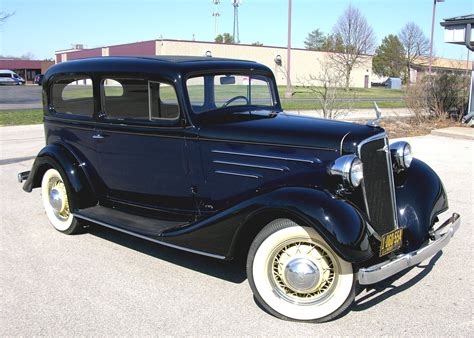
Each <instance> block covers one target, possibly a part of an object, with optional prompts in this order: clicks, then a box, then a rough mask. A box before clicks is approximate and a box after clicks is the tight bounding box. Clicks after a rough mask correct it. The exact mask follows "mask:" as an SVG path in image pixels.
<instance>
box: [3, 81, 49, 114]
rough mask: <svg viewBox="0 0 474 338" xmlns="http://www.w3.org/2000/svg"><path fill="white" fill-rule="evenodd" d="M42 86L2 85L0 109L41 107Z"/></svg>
mask: <svg viewBox="0 0 474 338" xmlns="http://www.w3.org/2000/svg"><path fill="white" fill-rule="evenodd" d="M41 90H42V87H41V86H37V85H26V86H1V87H0V111H2V110H21V109H41V108H42V107H43V106H42V103H41Z"/></svg>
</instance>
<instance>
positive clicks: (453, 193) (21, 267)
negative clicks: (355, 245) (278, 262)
mask: <svg viewBox="0 0 474 338" xmlns="http://www.w3.org/2000/svg"><path fill="white" fill-rule="evenodd" d="M407 140H408V141H409V142H411V144H412V147H413V149H414V152H415V156H417V157H418V158H420V159H422V160H424V161H426V162H427V163H428V164H429V165H431V166H432V167H433V168H434V169H435V170H436V171H437V172H438V174H439V175H440V176H441V178H442V180H443V182H444V184H445V186H446V189H447V192H448V196H449V199H450V210H449V212H454V211H455V212H458V213H460V214H461V216H462V225H461V228H460V230H459V231H458V233H457V234H456V236H455V237H454V238H453V239H452V241H451V242H450V244H449V245H448V247H447V248H445V249H444V250H443V251H442V252H441V253H440V254H438V255H436V256H434V257H433V258H431V260H428V261H426V262H424V263H423V264H421V265H420V266H418V267H415V268H413V269H411V270H409V271H408V272H406V273H404V274H401V275H397V276H394V277H393V278H391V279H389V280H387V281H384V282H381V283H379V284H378V285H375V286H374V287H371V288H369V289H367V290H364V291H363V292H362V293H360V294H359V295H358V296H357V298H356V302H355V304H353V306H352V308H351V310H350V311H349V312H348V313H347V314H345V315H344V316H343V317H342V318H340V319H338V320H335V321H333V322H329V323H325V324H306V323H297V322H286V321H281V320H278V319H276V318H274V317H272V316H271V315H269V314H267V313H265V312H264V311H263V310H262V309H260V308H259V307H258V306H257V305H256V304H255V301H254V299H253V297H252V293H251V290H250V287H249V286H248V283H247V281H246V278H245V274H244V271H243V270H242V269H241V267H240V266H239V265H237V264H233V263H223V262H220V261H217V260H213V259H209V258H205V257H200V256H196V255H192V254H188V253H184V252H180V251H176V250H174V249H170V248H166V247H162V246H159V245H157V244H153V243H149V242H146V241H144V240H140V239H136V238H133V237H130V236H127V235H124V234H121V233H118V232H115V231H113V230H109V229H104V228H100V227H92V228H91V229H90V232H89V233H86V234H83V235H76V236H66V235H63V234H61V233H59V232H57V231H55V230H54V229H53V227H52V226H50V225H49V223H48V220H47V218H46V216H45V214H44V212H43V208H42V203H41V198H40V192H39V191H38V190H34V191H33V192H32V193H30V194H28V193H25V192H23V191H22V189H21V185H20V184H18V183H17V181H16V174H17V173H18V172H20V171H25V170H29V169H30V167H31V164H32V162H33V158H34V155H35V154H36V153H37V152H38V151H39V149H40V148H41V147H42V145H43V143H44V140H43V130H42V126H34V127H31V126H23V127H2V128H0V191H1V195H0V203H1V205H0V206H1V208H0V212H1V215H0V216H1V217H0V228H1V229H0V231H1V236H0V252H1V258H0V299H1V311H0V335H1V336H7V335H8V336H18V335H23V336H31V335H64V336H66V335H67V336H69V335H132V334H133V335H252V336H256V335H259V336H260V335H268V336H270V335H271V336H290V335H291V336H295V335H305V336H307V335H325V336H326V335H337V336H339V335H340V336H353V335H358V336H361V335H363V336H380V335H390V336H398V335H409V336H418V335H423V336H426V335H436V336H440V335H441V336H445V335H452V336H469V335H472V332H473V317H472V313H473V293H472V291H473V289H474V288H473V287H474V278H473V263H472V262H473V258H472V253H473V251H472V240H473V236H472V235H473V233H472V227H473V225H474V224H473V218H474V212H473V208H472V205H473V203H474V198H473V197H474V196H473V191H474V186H473V185H474V181H473V177H472V174H473V169H474V168H473V159H474V142H473V141H469V140H459V139H451V138H446V137H440V136H423V137H414V138H408V139H407ZM444 216H445V217H447V213H446V214H444ZM469 332H471V333H470V334H469Z"/></svg>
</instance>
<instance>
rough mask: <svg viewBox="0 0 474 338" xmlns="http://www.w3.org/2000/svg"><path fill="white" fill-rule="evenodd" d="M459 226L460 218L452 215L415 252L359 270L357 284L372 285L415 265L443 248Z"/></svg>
mask: <svg viewBox="0 0 474 338" xmlns="http://www.w3.org/2000/svg"><path fill="white" fill-rule="evenodd" d="M460 225H461V216H459V215H458V214H455V213H454V214H453V215H452V216H451V217H450V218H449V219H448V220H447V221H446V222H444V223H443V224H442V225H441V226H440V227H439V228H438V229H437V230H436V231H431V232H430V237H431V240H430V242H429V243H428V244H426V245H425V246H423V247H421V248H420V249H418V250H416V251H412V252H410V253H407V254H403V255H399V256H396V257H394V258H392V259H390V260H387V261H385V262H382V263H379V264H376V265H372V266H369V267H366V268H361V269H360V270H359V276H358V277H359V284H361V285H367V284H374V283H377V282H379V281H381V280H384V279H385V278H388V277H390V276H393V275H394V274H396V273H398V272H400V271H402V270H404V269H406V268H409V267H411V266H414V265H417V264H419V263H421V262H422V261H424V260H425V259H427V258H429V257H431V256H433V255H434V254H436V253H437V252H438V251H440V250H441V249H442V248H444V247H445V246H446V245H447V244H448V243H449V241H450V239H451V237H453V235H454V233H455V232H456V231H457V230H458V228H459V226H460Z"/></svg>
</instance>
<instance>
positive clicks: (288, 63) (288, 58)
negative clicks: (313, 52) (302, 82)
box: [285, 0, 292, 98]
mask: <svg viewBox="0 0 474 338" xmlns="http://www.w3.org/2000/svg"><path fill="white" fill-rule="evenodd" d="M291 94H292V90H291V0H288V45H287V48H286V91H285V97H286V98H291Z"/></svg>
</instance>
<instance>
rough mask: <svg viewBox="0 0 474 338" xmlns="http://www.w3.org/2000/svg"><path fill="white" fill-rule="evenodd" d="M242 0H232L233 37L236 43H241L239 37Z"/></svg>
mask: <svg viewBox="0 0 474 338" xmlns="http://www.w3.org/2000/svg"><path fill="white" fill-rule="evenodd" d="M241 3H242V0H232V6H234V31H233V32H232V39H233V40H234V43H240V39H239V6H240V4H241Z"/></svg>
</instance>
